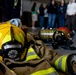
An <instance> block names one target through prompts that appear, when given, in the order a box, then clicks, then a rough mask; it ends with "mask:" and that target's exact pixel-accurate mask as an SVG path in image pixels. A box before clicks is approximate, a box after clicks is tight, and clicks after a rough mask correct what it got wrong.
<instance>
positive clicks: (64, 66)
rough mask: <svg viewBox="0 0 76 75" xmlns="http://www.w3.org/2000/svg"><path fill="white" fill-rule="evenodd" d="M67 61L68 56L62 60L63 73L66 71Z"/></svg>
mask: <svg viewBox="0 0 76 75" xmlns="http://www.w3.org/2000/svg"><path fill="white" fill-rule="evenodd" d="M66 60H67V55H66V56H65V57H64V58H63V59H62V71H64V72H65V71H66Z"/></svg>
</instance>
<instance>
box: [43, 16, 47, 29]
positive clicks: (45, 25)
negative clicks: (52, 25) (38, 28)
mask: <svg viewBox="0 0 76 75" xmlns="http://www.w3.org/2000/svg"><path fill="white" fill-rule="evenodd" d="M47 26H48V17H44V27H45V28H47Z"/></svg>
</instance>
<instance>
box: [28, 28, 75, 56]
mask: <svg viewBox="0 0 76 75" xmlns="http://www.w3.org/2000/svg"><path fill="white" fill-rule="evenodd" d="M39 31H40V28H39V27H37V29H35V30H33V29H31V27H29V28H28V32H32V33H34V34H37V33H38V32H39ZM45 44H46V43H45ZM46 45H47V46H48V47H49V48H52V46H51V44H46ZM72 46H75V47H76V34H75V36H74V39H73V44H72ZM54 50H55V51H56V52H57V53H59V54H60V55H63V54H68V53H76V50H69V49H63V48H61V47H59V48H58V49H54Z"/></svg>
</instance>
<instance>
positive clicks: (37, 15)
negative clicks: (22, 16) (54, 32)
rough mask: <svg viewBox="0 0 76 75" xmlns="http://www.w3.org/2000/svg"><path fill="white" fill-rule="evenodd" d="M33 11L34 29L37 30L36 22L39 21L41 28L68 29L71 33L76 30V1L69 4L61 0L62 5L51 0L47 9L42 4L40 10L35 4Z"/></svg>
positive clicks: (73, 0)
mask: <svg viewBox="0 0 76 75" xmlns="http://www.w3.org/2000/svg"><path fill="white" fill-rule="evenodd" d="M32 9H33V10H31V11H32V29H36V28H35V27H36V26H35V22H36V21H39V27H40V28H45V29H48V28H58V27H68V28H69V29H70V30H71V31H72V30H75V20H76V2H75V0H69V1H68V3H66V2H65V0H60V4H59V3H57V2H56V1H55V0H50V2H49V3H48V4H46V5H45V7H44V4H43V3H41V4H40V6H39V8H38V9H37V3H36V2H35V3H34V5H33V7H32Z"/></svg>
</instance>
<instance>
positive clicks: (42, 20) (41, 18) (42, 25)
mask: <svg viewBox="0 0 76 75" xmlns="http://www.w3.org/2000/svg"><path fill="white" fill-rule="evenodd" d="M39 19H40V21H39V24H40V28H42V27H44V16H40V17H39Z"/></svg>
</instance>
